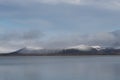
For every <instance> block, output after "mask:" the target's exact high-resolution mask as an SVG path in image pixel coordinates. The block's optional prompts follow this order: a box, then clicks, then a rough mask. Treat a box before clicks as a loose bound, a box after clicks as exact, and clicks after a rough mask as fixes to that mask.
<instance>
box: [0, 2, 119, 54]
mask: <svg viewBox="0 0 120 80" xmlns="http://www.w3.org/2000/svg"><path fill="white" fill-rule="evenodd" d="M119 33H120V0H0V52H7V51H11V50H16V49H20V48H23V47H26V46H29V47H34V48H43V47H44V48H65V47H70V46H75V45H80V44H86V45H100V46H109V47H111V46H114V47H116V46H117V47H119V45H120V42H119V41H120V38H119V37H120V34H119Z"/></svg>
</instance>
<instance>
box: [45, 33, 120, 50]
mask: <svg viewBox="0 0 120 80" xmlns="http://www.w3.org/2000/svg"><path fill="white" fill-rule="evenodd" d="M81 44H84V45H99V46H102V47H114V48H118V47H120V31H113V32H103V33H96V34H88V35H71V36H70V35H69V36H59V37H55V38H52V39H51V40H49V42H48V43H47V44H46V45H45V47H48V48H66V47H70V46H76V45H81ZM49 45H50V46H49Z"/></svg>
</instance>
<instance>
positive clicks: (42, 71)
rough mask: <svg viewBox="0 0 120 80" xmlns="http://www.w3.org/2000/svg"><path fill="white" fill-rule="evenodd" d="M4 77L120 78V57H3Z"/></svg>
mask: <svg viewBox="0 0 120 80" xmlns="http://www.w3.org/2000/svg"><path fill="white" fill-rule="evenodd" d="M0 80H120V56H78V57H75V56H73V57H72V56H67V57H62V56H61V57H56V56H55V57H41V56H29V57H28V56H21V57H20V56H18V57H0Z"/></svg>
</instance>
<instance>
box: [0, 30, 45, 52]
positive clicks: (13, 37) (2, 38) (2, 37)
mask: <svg viewBox="0 0 120 80" xmlns="http://www.w3.org/2000/svg"><path fill="white" fill-rule="evenodd" d="M44 36H45V35H44V33H42V32H41V31H40V30H37V29H28V30H23V31H21V30H17V32H16V31H14V30H12V31H9V32H7V31H5V32H4V33H1V34H0V45H1V46H0V52H2V51H3V52H7V51H15V50H17V49H20V48H23V47H27V46H29V47H37V46H39V47H41V46H40V45H39V44H40V43H41V39H42V38H43V37H44Z"/></svg>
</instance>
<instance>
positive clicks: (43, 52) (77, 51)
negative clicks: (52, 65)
mask: <svg viewBox="0 0 120 80" xmlns="http://www.w3.org/2000/svg"><path fill="white" fill-rule="evenodd" d="M0 55H15V56H16V55H22V56H74V55H75V56H76V55H77V56H79V55H120V48H103V47H101V46H87V45H78V46H72V47H68V48H64V49H43V48H41V49H34V48H27V47H26V48H22V49H19V50H16V51H14V52H11V53H6V54H0Z"/></svg>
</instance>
